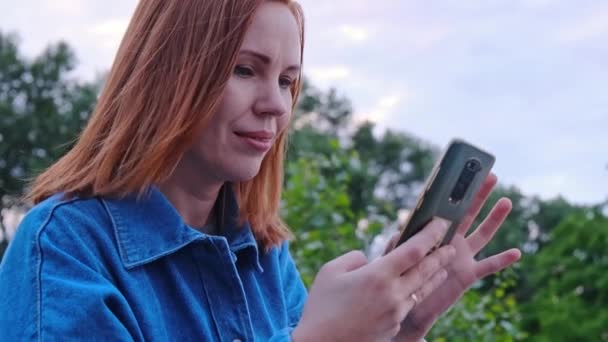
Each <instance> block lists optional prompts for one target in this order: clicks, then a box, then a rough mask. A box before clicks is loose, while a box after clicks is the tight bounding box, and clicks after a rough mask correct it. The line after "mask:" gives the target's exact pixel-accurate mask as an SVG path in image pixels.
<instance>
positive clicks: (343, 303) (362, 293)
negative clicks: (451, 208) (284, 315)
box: [292, 220, 455, 342]
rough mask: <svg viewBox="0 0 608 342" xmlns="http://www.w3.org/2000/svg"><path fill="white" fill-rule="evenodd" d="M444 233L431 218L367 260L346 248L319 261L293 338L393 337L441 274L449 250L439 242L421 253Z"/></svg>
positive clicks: (442, 277)
mask: <svg viewBox="0 0 608 342" xmlns="http://www.w3.org/2000/svg"><path fill="white" fill-rule="evenodd" d="M446 232H447V224H446V223H445V222H443V221H441V220H434V221H432V222H431V223H430V224H429V225H428V226H427V228H426V229H424V230H423V231H422V232H421V233H419V234H416V236H414V237H413V238H412V239H410V240H409V241H407V242H406V243H404V244H402V245H400V246H399V247H397V248H395V249H393V250H392V251H391V252H390V253H388V254H386V255H385V256H383V257H381V258H378V259H376V260H374V261H373V262H371V263H368V260H367V258H366V257H365V255H364V254H363V253H361V252H350V253H347V254H345V255H343V256H340V257H338V258H336V259H334V260H332V261H330V262H328V263H327V264H325V265H324V266H323V267H322V268H321V270H320V271H319V273H318V274H317V276H316V278H315V281H314V283H313V284H312V287H311V289H310V294H309V296H308V300H307V302H306V305H305V307H304V312H303V314H302V318H301V320H300V323H299V324H298V326H297V327H296V329H295V330H294V332H293V334H292V337H293V339H294V340H295V341H296V342H301V341H387V340H389V339H391V338H392V337H394V336H395V335H396V334H397V333H398V332H399V330H400V329H401V322H403V320H404V318H405V317H406V316H407V315H408V313H409V312H410V310H412V308H413V307H414V306H415V305H416V301H422V300H424V299H425V297H426V296H428V294H430V293H432V292H434V291H436V290H437V288H438V287H439V286H441V284H443V282H444V280H445V279H446V277H447V272H446V270H445V269H444V267H445V266H446V265H448V263H449V262H450V260H452V259H453V258H454V255H455V249H454V248H453V247H451V246H445V247H442V248H440V249H438V250H436V251H434V252H433V253H432V254H430V255H427V253H428V252H429V251H430V250H431V249H432V247H433V246H435V245H436V244H437V243H438V242H439V241H440V240H441V238H442V237H443V236H444V235H445V233H446ZM413 293H416V298H412V294H413Z"/></svg>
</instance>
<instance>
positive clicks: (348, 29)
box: [338, 25, 370, 42]
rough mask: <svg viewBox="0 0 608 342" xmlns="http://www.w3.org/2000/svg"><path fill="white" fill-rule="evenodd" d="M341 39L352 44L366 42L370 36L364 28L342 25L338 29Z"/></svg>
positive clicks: (368, 31)
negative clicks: (343, 38) (345, 39)
mask: <svg viewBox="0 0 608 342" xmlns="http://www.w3.org/2000/svg"><path fill="white" fill-rule="evenodd" d="M338 30H339V31H340V33H341V34H342V36H343V37H345V38H347V39H348V40H350V41H352V42H363V41H366V40H367V39H368V38H369V36H370V30H369V29H366V28H364V27H358V26H352V25H342V26H340V27H339V28H338Z"/></svg>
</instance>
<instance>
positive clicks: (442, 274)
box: [408, 268, 448, 311]
mask: <svg viewBox="0 0 608 342" xmlns="http://www.w3.org/2000/svg"><path fill="white" fill-rule="evenodd" d="M447 278H448V272H447V271H446V270H445V269H443V268H442V269H440V270H438V271H437V272H435V274H433V275H432V277H431V278H430V279H429V280H428V281H426V282H425V283H424V285H422V286H421V287H420V288H418V290H416V291H415V292H413V293H412V294H411V295H410V296H408V302H409V304H410V305H411V308H410V309H409V310H410V311H411V310H413V309H414V308H415V307H416V306H417V305H419V304H420V303H421V302H423V301H424V300H425V299H426V298H428V297H429V296H430V295H431V294H432V293H433V292H434V291H435V290H437V289H438V288H439V287H440V286H441V285H443V283H444V282H445V280H446V279H447Z"/></svg>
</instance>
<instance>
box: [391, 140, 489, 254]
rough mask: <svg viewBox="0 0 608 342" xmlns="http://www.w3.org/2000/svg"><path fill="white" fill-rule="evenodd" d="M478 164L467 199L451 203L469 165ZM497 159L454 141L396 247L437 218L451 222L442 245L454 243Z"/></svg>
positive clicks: (441, 159) (403, 229)
mask: <svg viewBox="0 0 608 342" xmlns="http://www.w3.org/2000/svg"><path fill="white" fill-rule="evenodd" d="M471 160H476V161H478V162H479V163H477V162H475V164H476V165H479V167H480V169H479V171H477V172H476V173H475V176H474V177H473V179H472V181H471V183H470V185H469V187H468V188H467V189H466V191H465V192H464V196H463V197H462V199H460V200H459V201H453V200H451V198H452V194H453V193H454V189H455V187H456V185H457V183H459V178H461V177H462V170H463V169H464V168H465V167H467V165H468V164H467V162H469V161H471ZM494 160H495V158H494V156H493V155H491V154H489V153H487V152H485V151H483V150H481V149H479V148H477V147H475V146H473V145H471V144H469V143H467V142H465V141H462V140H453V141H452V142H451V143H450V144H449V145H448V147H447V149H446V150H445V152H444V154H443V156H442V157H441V158H440V160H439V162H438V163H437V164H436V165H435V167H434V169H433V172H432V174H431V176H430V177H429V178H428V180H427V182H426V184H425V188H424V191H423V192H422V193H421V195H420V196H419V197H418V200H417V203H416V207H415V208H414V210H412V212H411V213H410V216H409V218H408V220H407V221H406V223H405V225H404V226H403V227H401V232H402V233H401V237H400V239H399V242H398V243H397V245H399V244H401V243H403V242H405V241H406V240H408V239H409V238H410V237H412V236H413V235H415V234H416V233H417V232H419V231H420V230H422V228H424V226H425V225H426V224H428V223H429V222H430V221H431V220H432V219H433V218H434V217H440V218H443V219H445V220H448V221H450V222H451V225H450V229H449V230H448V233H447V234H446V236H445V237H444V239H443V241H442V243H441V245H444V244H447V243H449V242H450V241H451V240H452V237H453V236H454V233H455V231H456V228H457V227H458V225H459V224H460V222H461V221H462V219H463V217H464V215H465V214H466V211H467V209H468V208H469V206H470V205H471V201H472V200H473V198H474V197H475V195H476V194H477V192H478V191H479V189H480V188H481V185H482V184H483V182H484V180H485V179H486V177H487V176H488V174H489V172H490V170H491V169H492V166H493V165H494Z"/></svg>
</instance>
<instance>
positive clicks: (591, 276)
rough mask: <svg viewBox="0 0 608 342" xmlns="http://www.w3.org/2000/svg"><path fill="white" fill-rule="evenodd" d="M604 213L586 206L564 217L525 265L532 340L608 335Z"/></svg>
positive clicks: (605, 338)
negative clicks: (529, 288) (530, 290)
mask: <svg viewBox="0 0 608 342" xmlns="http://www.w3.org/2000/svg"><path fill="white" fill-rule="evenodd" d="M606 246H608V217H606V216H604V215H603V214H602V213H601V212H600V211H599V210H597V209H591V210H585V211H582V212H579V213H576V214H573V215H571V216H570V217H568V218H566V219H565V220H563V221H562V222H561V223H560V224H559V225H558V226H557V227H556V228H555V229H554V230H553V231H552V232H551V234H550V236H549V241H548V242H547V244H546V245H545V246H544V247H543V248H542V249H540V250H539V252H538V253H537V255H536V256H535V258H530V259H529V260H528V262H529V264H530V265H529V269H530V272H531V273H530V278H531V283H532V286H533V287H534V288H535V289H536V291H535V293H534V295H533V296H532V298H531V299H530V300H529V302H528V303H527V304H525V306H524V307H523V310H522V312H523V314H524V317H526V320H525V327H526V329H527V330H528V331H529V332H530V335H531V336H530V341H557V340H559V341H608V311H606V307H607V306H608V273H607V272H606V270H607V269H608V252H607V250H606Z"/></svg>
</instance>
